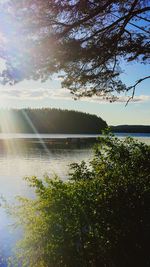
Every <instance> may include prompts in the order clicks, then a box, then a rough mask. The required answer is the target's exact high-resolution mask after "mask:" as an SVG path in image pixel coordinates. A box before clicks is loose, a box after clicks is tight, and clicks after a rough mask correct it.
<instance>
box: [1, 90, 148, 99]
mask: <svg viewBox="0 0 150 267" xmlns="http://www.w3.org/2000/svg"><path fill="white" fill-rule="evenodd" d="M0 97H1V98H5V99H7V98H9V99H10V98H12V99H14V98H15V99H18V100H19V99H22V100H28V99H29V100H40V99H41V100H42V99H47V98H49V99H62V100H71V99H73V98H74V97H73V96H72V94H71V93H70V91H69V90H68V89H65V88H61V89H45V88H42V87H41V88H40V87H39V88H34V89H29V88H25V89H21V88H15V87H13V86H1V87H0ZM128 99H129V96H119V97H118V99H117V100H116V102H115V103H126V102H127V100H128ZM80 101H86V102H95V103H108V102H109V101H108V100H106V99H103V98H102V97H99V96H93V97H90V98H89V97H83V98H81V99H80ZM130 101H131V102H132V103H137V102H138V103H139V102H147V101H150V95H139V96H134V98H133V99H131V100H130Z"/></svg>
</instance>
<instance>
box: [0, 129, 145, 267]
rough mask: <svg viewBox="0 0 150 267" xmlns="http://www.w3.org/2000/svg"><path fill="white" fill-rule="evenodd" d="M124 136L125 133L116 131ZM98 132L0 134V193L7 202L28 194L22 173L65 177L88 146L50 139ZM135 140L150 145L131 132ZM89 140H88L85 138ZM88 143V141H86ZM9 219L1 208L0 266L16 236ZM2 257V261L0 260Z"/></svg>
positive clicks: (87, 153) (84, 156) (87, 155)
mask: <svg viewBox="0 0 150 267" xmlns="http://www.w3.org/2000/svg"><path fill="white" fill-rule="evenodd" d="M117 135H118V136H119V137H120V138H124V137H125V136H127V135H128V134H117ZM97 136H98V135H69V134H68V135H64V134H63V135H61V134H56V135H54V134H52V135H51V134H40V135H38V134H37V135H35V134H0V195H2V196H4V198H5V199H7V200H8V201H9V202H12V201H14V198H15V196H16V195H23V196H30V195H32V190H31V189H30V188H29V187H28V186H27V184H26V182H25V181H24V180H23V177H25V176H32V175H36V176H38V177H40V178H42V177H43V175H44V174H48V175H49V176H51V177H52V176H54V175H55V174H57V175H58V176H59V177H61V179H63V180H66V179H68V170H69V164H71V163H72V162H80V161H81V160H85V161H88V159H90V158H91V155H92V153H93V152H92V148H91V146H90V147H88V146H87V143H86V145H85V146H84V145H82V146H80V145H79V143H78V142H77V146H76V145H74V146H73V147H70V146H68V145H66V147H63V148H61V147H59V148H54V146H51V142H50V141H51V140H53V139H54V138H55V139H58V141H59V140H60V139H61V140H63V142H64V143H65V144H68V142H67V140H72V139H73V140H74V139H76V140H78V139H82V138H84V139H85V138H96V137H97ZM130 136H133V137H135V138H136V139H138V140H140V141H142V142H145V143H147V144H150V134H130ZM87 140H90V139H87ZM87 142H88V141H87ZM11 223H12V221H11V220H10V218H9V217H8V216H7V214H5V211H4V210H3V209H2V208H1V209H0V267H6V266H7V264H6V263H5V258H7V257H8V256H9V255H10V253H11V249H12V248H13V247H14V245H15V243H16V240H17V239H18V233H16V232H13V231H12V228H11V227H10V226H9V224H11ZM3 259H4V260H3Z"/></svg>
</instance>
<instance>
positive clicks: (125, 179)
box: [12, 135, 150, 267]
mask: <svg viewBox="0 0 150 267" xmlns="http://www.w3.org/2000/svg"><path fill="white" fill-rule="evenodd" d="M28 181H29V184H30V186H33V187H34V188H35V191H36V198H35V199H24V198H20V199H19V200H20V205H19V206H16V207H14V209H13V210H12V213H13V215H15V216H16V217H17V220H18V222H19V223H20V224H21V225H22V226H23V229H24V236H23V239H22V240H21V241H20V242H19V244H18V248H17V251H18V257H17V259H18V261H19V262H21V266H28V267H61V266H62V267H88V266H89V267H130V266H132V267H133V266H136V267H138V266H139V267H146V266H150V256H149V244H150V204H149V203H150V147H149V146H147V145H146V144H143V143H139V142H137V141H134V140H133V139H131V138H126V139H125V140H124V141H123V140H119V139H118V138H116V137H114V136H111V135H109V136H106V137H104V138H100V139H99V144H98V145H97V146H96V148H95V154H94V157H93V159H92V161H91V162H90V163H88V164H86V163H85V162H81V164H73V165H72V167H71V172H70V180H69V181H67V182H63V181H62V180H60V179H58V178H54V179H50V178H47V177H46V178H45V179H44V181H41V180H39V179H38V178H36V177H32V178H28ZM13 266H14V265H13ZM16 266H18V265H16Z"/></svg>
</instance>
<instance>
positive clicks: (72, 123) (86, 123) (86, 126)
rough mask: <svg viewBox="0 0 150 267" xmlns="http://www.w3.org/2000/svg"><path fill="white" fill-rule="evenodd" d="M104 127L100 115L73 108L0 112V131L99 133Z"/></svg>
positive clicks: (104, 123) (105, 125)
mask: <svg viewBox="0 0 150 267" xmlns="http://www.w3.org/2000/svg"><path fill="white" fill-rule="evenodd" d="M106 127H107V123H106V122H105V121H104V120H103V119H101V118H100V117H97V116H96V115H91V114H87V113H83V112H78V111H73V110H71V111H69V110H61V109H50V108H42V109H29V108H28V109H11V110H1V112H0V131H1V132H13V133H36V132H38V133H61V134H68V133H69V134H99V133H101V131H102V130H103V129H105V128H106Z"/></svg>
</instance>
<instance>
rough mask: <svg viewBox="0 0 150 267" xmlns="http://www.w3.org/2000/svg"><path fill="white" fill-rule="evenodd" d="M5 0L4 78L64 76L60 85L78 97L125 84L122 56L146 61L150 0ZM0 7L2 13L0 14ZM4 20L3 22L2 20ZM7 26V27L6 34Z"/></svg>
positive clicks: (2, 49) (104, 92) (2, 5)
mask: <svg viewBox="0 0 150 267" xmlns="http://www.w3.org/2000/svg"><path fill="white" fill-rule="evenodd" d="M4 3H5V2H3V4H1V9H2V11H3V14H5V16H3V17H2V19H3V24H2V25H1V28H2V30H1V32H2V36H4V38H1V39H2V40H3V42H5V46H1V48H0V52H1V56H2V57H3V58H4V59H6V61H7V64H8V65H7V70H6V71H4V72H3V74H2V75H3V80H4V82H7V81H10V80H11V81H15V82H16V81H19V80H22V79H24V78H27V79H28V78H33V79H42V80H46V79H48V78H49V76H50V74H52V73H56V72H57V73H58V72H59V73H60V72H61V73H62V74H64V80H63V82H62V85H63V86H64V87H67V88H69V89H71V91H72V93H73V94H75V95H76V96H77V97H78V96H83V95H87V96H91V95H93V94H97V95H102V96H103V95H105V94H107V95H108V93H111V92H114V91H117V92H120V91H121V92H122V91H124V90H128V89H133V94H134V91H135V87H136V86H137V85H138V84H139V83H140V82H142V81H143V80H145V79H148V78H150V76H147V77H141V78H140V77H139V78H140V79H139V80H138V81H137V82H136V83H135V85H133V86H131V87H130V88H126V86H125V85H124V84H122V82H121V80H120V79H119V74H120V73H121V69H120V59H121V58H122V59H124V60H126V61H131V62H133V61H136V60H139V61H140V62H141V63H148V62H149V57H150V54H149V51H150V45H149V36H150V29H149V22H150V18H149V11H150V6H149V1H148V0H144V1H140V0H129V1H122V0H117V1H116V0H102V1H99V0H71V1H67V0H44V1H43V0H32V1H31V0H26V1H18V0H13V1H12V0H11V1H9V0H8V1H6V3H5V4H4ZM2 11H1V12H2ZM4 22H5V23H4ZM8 28H11V30H10V29H9V32H8Z"/></svg>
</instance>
